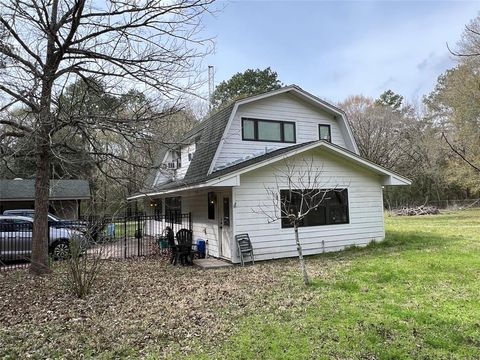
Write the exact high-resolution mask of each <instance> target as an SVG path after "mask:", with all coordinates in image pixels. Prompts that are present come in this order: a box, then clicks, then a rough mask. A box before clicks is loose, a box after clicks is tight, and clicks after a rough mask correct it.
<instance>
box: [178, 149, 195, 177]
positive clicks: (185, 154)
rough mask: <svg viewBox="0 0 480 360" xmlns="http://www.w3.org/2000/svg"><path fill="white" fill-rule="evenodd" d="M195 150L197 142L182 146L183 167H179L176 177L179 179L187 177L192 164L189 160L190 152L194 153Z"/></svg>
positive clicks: (181, 158)
mask: <svg viewBox="0 0 480 360" xmlns="http://www.w3.org/2000/svg"><path fill="white" fill-rule="evenodd" d="M194 152H195V143H193V144H190V145H186V146H182V148H181V150H180V161H181V163H182V167H181V168H180V169H177V171H176V173H175V177H176V178H177V179H183V178H184V177H185V174H186V173H187V170H188V167H189V166H190V160H188V154H193V153H194Z"/></svg>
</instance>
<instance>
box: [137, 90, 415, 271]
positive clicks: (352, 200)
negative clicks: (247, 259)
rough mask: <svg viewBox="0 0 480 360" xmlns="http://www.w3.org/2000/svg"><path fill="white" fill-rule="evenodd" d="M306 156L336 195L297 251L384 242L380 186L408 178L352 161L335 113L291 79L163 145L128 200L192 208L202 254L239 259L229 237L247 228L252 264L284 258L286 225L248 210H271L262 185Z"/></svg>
mask: <svg viewBox="0 0 480 360" xmlns="http://www.w3.org/2000/svg"><path fill="white" fill-rule="evenodd" d="M306 158H308V159H310V161H311V162H313V164H314V166H315V167H316V168H317V169H321V174H322V184H324V187H325V189H329V188H333V187H335V188H336V189H338V190H339V194H340V196H336V197H335V198H333V199H331V200H330V201H328V202H326V203H325V204H322V205H321V206H320V207H321V209H320V210H321V211H314V212H312V214H311V215H310V218H309V219H308V220H307V221H305V222H304V224H303V226H301V227H300V229H299V233H300V240H301V242H302V245H303V249H304V253H305V254H317V253H321V252H326V251H334V250H339V249H342V248H344V247H345V246H348V245H353V244H356V245H365V244H367V243H369V242H370V241H372V240H376V241H381V240H383V239H384V236H385V231H384V219H383V198H382V197H383V195H382V188H383V187H384V186H389V185H409V184H410V180H408V179H406V178H405V177H403V176H401V175H399V174H396V173H394V172H391V171H389V170H387V169H385V168H383V167H381V166H379V165H376V164H374V163H372V162H370V161H368V160H366V159H364V158H362V157H360V155H359V151H358V148H357V145H356V144H355V140H354V138H353V135H352V132H351V130H350V127H349V126H348V123H347V121H346V117H345V114H344V112H343V111H341V110H340V109H338V108H336V107H335V106H333V105H331V104H329V103H327V102H325V101H323V100H321V99H319V98H317V97H315V96H313V95H312V94H310V93H308V92H306V91H304V90H302V89H301V88H299V87H298V86H295V85H292V86H287V87H284V88H281V89H279V90H275V91H271V92H268V93H265V94H261V95H257V96H252V97H249V98H246V99H242V100H238V101H237V102H235V103H234V104H232V105H231V106H229V107H227V108H224V109H222V110H220V111H218V112H217V113H215V114H213V115H212V116H211V117H209V118H208V119H206V120H204V121H202V122H201V123H200V124H199V125H198V126H197V127H196V128H195V129H193V130H192V131H190V132H188V133H187V134H185V136H184V137H183V138H182V139H181V141H179V142H178V144H177V145H176V146H174V147H172V148H170V149H168V148H165V149H163V151H162V152H161V154H160V155H159V159H158V161H159V162H158V165H159V166H158V167H157V168H158V170H157V172H156V173H155V174H154V176H152V177H151V179H150V184H148V188H147V189H146V190H145V191H144V192H143V193H140V194H137V195H135V196H132V197H130V199H131V200H133V199H142V198H143V199H145V201H146V202H147V203H149V204H151V206H152V208H154V209H156V212H157V213H159V214H160V213H162V214H166V213H171V212H172V211H174V210H175V211H179V212H181V213H191V220H192V225H191V226H192V230H193V236H194V239H205V240H207V241H208V254H209V255H210V256H214V257H219V258H223V259H226V260H229V261H232V262H238V261H239V258H238V255H237V252H236V245H235V239H234V235H236V234H240V233H248V234H249V235H250V238H251V241H252V244H253V247H254V254H255V259H256V260H262V259H274V258H282V257H291V256H295V255H296V247H295V241H294V234H293V230H292V228H291V227H289V226H288V224H287V223H283V224H282V221H276V222H273V223H269V222H268V221H267V220H268V219H267V217H266V215H262V213H259V212H258V211H256V209H258V208H259V207H262V209H263V212H265V211H266V212H267V213H268V212H272V213H273V212H275V210H278V209H274V208H273V207H274V206H275V205H274V204H273V202H272V201H271V200H270V199H269V198H268V194H267V192H266V190H265V188H266V187H269V186H270V185H273V184H275V182H276V180H275V178H276V176H275V174H276V173H277V172H279V171H280V172H281V171H282V170H285V167H286V166H287V164H295V165H296V166H297V167H298V168H299V169H300V168H301V167H302V164H305V159H306ZM275 185H277V184H275ZM279 186H280V188H283V186H284V187H285V189H286V188H287V184H279ZM268 204H270V205H268ZM268 206H270V208H268ZM265 207H267V208H266V209H265ZM334 209H335V211H333V210H334ZM332 214H335V215H332Z"/></svg>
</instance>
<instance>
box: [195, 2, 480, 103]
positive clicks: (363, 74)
mask: <svg viewBox="0 0 480 360" xmlns="http://www.w3.org/2000/svg"><path fill="white" fill-rule="evenodd" d="M217 6H219V7H221V8H223V9H222V10H220V11H218V13H216V14H215V16H213V17H209V18H207V19H206V20H205V24H204V25H205V29H206V30H207V31H208V33H210V34H212V35H213V36H215V37H216V38H215V43H216V45H215V52H214V53H213V54H211V55H209V56H208V57H207V59H205V60H206V63H207V64H208V65H213V66H214V69H215V84H216V85H217V84H218V83H219V82H220V81H222V80H227V79H229V78H230V77H231V76H232V75H233V74H235V73H237V72H243V71H245V70H246V69H249V68H254V69H256V68H260V69H264V68H266V67H268V66H270V67H271V68H272V69H273V70H274V71H276V72H277V73H278V76H279V79H280V80H281V81H282V82H283V83H284V84H285V85H290V84H296V85H299V86H300V87H302V88H303V89H305V90H307V91H309V92H311V93H313V94H314V95H317V96H319V97H321V98H323V99H325V100H329V101H332V102H339V101H342V100H344V99H345V98H346V97H348V96H349V95H357V94H363V95H366V96H370V97H374V98H376V97H378V96H379V95H380V94H381V93H382V92H383V91H385V90H387V89H391V90H393V91H395V92H397V93H400V94H401V95H403V96H404V97H405V98H406V99H407V100H408V101H410V102H413V103H418V102H419V101H421V98H422V96H423V95H425V94H427V93H429V92H430V91H431V90H432V89H433V88H434V86H435V83H436V79H437V77H438V76H439V75H440V74H441V73H442V72H444V71H445V70H446V69H448V68H451V67H453V66H454V64H455V60H454V59H453V57H452V56H451V55H450V53H449V52H448V49H447V46H446V43H448V44H449V45H450V46H453V47H454V46H455V44H456V42H457V41H458V40H459V39H460V36H461V33H462V31H463V29H464V26H465V25H466V24H468V23H469V21H470V20H471V19H473V18H474V17H475V16H477V15H478V14H479V11H480V2H478V1H477V2H467V1H448V2H447V1H441V2H440V1H438V2H437V1H424V2H417V1H401V2H393V1H381V2H374V1H352V2H344V1H330V2H326V1H234V2H220V3H219V5H217Z"/></svg>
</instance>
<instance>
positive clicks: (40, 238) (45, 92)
mask: <svg viewBox="0 0 480 360" xmlns="http://www.w3.org/2000/svg"><path fill="white" fill-rule="evenodd" d="M52 84H53V82H52V81H45V82H44V83H43V86H42V99H41V102H40V106H41V107H40V112H39V113H38V115H37V116H38V120H37V122H38V124H39V126H38V128H37V129H36V131H35V132H36V134H35V142H36V144H35V148H36V154H35V156H36V158H35V162H36V164H35V165H36V167H35V170H36V172H35V216H34V219H33V236H32V259H31V262H32V263H31V265H30V273H32V274H35V275H42V274H45V273H48V272H50V267H49V264H48V245H49V244H48V240H49V230H48V198H49V192H50V155H51V148H50V146H51V144H50V135H51V134H50V132H51V130H52V114H51V112H50V105H51V100H52Z"/></svg>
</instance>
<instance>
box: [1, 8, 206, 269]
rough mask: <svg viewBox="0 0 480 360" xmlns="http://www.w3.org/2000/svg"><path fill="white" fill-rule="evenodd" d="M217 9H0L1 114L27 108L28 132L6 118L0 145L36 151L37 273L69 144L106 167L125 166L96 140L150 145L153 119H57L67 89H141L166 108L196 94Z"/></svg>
mask: <svg viewBox="0 0 480 360" xmlns="http://www.w3.org/2000/svg"><path fill="white" fill-rule="evenodd" d="M212 2H213V0H173V1H168V2H161V1H158V0H143V1H132V2H127V1H122V0H109V1H100V2H99V1H94V0H20V1H18V0H4V1H2V6H1V7H0V26H2V29H1V31H2V34H3V36H2V37H1V39H0V59H1V61H2V65H3V66H2V67H0V101H1V102H2V105H1V106H0V109H1V110H2V112H6V111H7V110H8V109H12V108H13V109H18V108H19V107H22V109H24V111H27V112H28V113H29V116H28V119H27V121H25V122H19V121H12V120H11V119H9V118H8V117H5V116H2V117H1V118H0V125H2V126H3V129H2V130H3V132H2V137H3V138H4V139H5V138H7V137H8V138H23V137H26V136H29V137H30V139H31V140H30V141H31V143H33V144H34V155H35V212H36V214H35V219H34V233H33V244H32V266H31V267H30V271H31V272H32V273H34V274H42V273H45V272H48V271H49V266H48V258H47V257H48V253H47V209H48V193H49V179H50V174H49V170H50V162H51V160H52V157H53V156H60V157H61V156H63V154H64V152H62V151H66V150H70V151H71V152H72V153H73V154H74V153H75V152H76V149H75V148H71V147H70V145H71V142H70V141H71V135H72V134H75V135H77V136H78V138H81V139H82V141H84V142H85V143H86V144H88V145H89V151H90V152H92V153H95V155H96V157H97V160H99V161H100V162H105V159H107V158H114V159H116V160H118V161H120V162H122V163H128V162H129V161H128V159H123V158H122V156H119V155H118V154H117V152H115V151H113V150H112V149H110V148H108V147H102V146H100V145H99V144H98V141H97V140H98V136H99V134H102V135H103V134H116V135H117V136H119V137H122V138H124V139H125V141H126V142H127V143H128V142H129V143H130V144H133V142H132V138H142V137H145V131H144V130H143V129H144V127H145V126H143V125H142V123H144V122H145V121H147V120H150V118H151V117H149V116H133V117H127V118H125V117H118V116H117V115H118V113H115V112H114V113H112V114H110V115H109V114H102V115H103V116H95V117H91V118H88V117H87V118H86V117H84V116H80V117H79V116H75V115H74V114H70V115H71V116H61V114H62V109H61V102H60V98H61V95H62V93H63V91H64V89H65V88H66V87H67V86H68V85H69V84H71V83H73V82H75V81H77V80H78V79H81V80H83V81H84V82H85V83H86V84H91V80H90V79H92V78H94V79H98V80H102V81H103V82H104V84H106V86H107V87H108V88H109V90H110V91H111V92H112V93H117V94H118V93H119V89H122V90H124V89H138V90H140V91H141V92H143V93H145V94H149V95H151V96H152V97H156V98H158V99H160V100H163V101H175V100H178V99H180V98H181V97H182V95H184V94H191V93H193V92H194V91H195V89H196V87H197V86H198V84H199V82H198V80H199V78H198V71H197V70H198V69H197V68H198V65H199V60H200V59H202V57H203V56H204V55H205V53H206V52H207V51H209V50H210V49H209V45H210V43H211V42H210V41H209V39H205V38H202V37H201V36H200V32H199V31H200V30H201V27H200V26H201V19H202V16H203V15H204V14H205V13H206V12H209V8H210V5H211V4H212ZM137 114H141V112H137ZM144 115H145V113H144ZM62 135H63V136H62ZM67 135H69V136H67ZM60 149H62V151H60ZM99 169H102V168H101V167H99ZM103 171H105V170H103ZM105 173H106V175H108V171H105Z"/></svg>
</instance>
